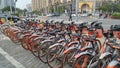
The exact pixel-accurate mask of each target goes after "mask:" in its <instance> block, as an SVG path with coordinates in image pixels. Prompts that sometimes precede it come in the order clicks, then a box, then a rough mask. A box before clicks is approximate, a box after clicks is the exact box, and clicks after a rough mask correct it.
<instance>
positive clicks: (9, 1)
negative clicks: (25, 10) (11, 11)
mask: <svg viewBox="0 0 120 68" xmlns="http://www.w3.org/2000/svg"><path fill="white" fill-rule="evenodd" d="M10 5H11V6H13V7H14V6H15V2H14V0H0V9H3V8H4V7H7V6H10Z"/></svg>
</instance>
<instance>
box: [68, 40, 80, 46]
mask: <svg viewBox="0 0 120 68" xmlns="http://www.w3.org/2000/svg"><path fill="white" fill-rule="evenodd" d="M73 44H79V41H73V42H70V43H69V44H68V47H69V46H71V45H73Z"/></svg>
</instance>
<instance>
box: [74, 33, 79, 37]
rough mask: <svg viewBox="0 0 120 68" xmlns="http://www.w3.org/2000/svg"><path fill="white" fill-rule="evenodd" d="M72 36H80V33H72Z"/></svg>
mask: <svg viewBox="0 0 120 68" xmlns="http://www.w3.org/2000/svg"><path fill="white" fill-rule="evenodd" d="M72 36H73V37H80V33H77V34H72Z"/></svg>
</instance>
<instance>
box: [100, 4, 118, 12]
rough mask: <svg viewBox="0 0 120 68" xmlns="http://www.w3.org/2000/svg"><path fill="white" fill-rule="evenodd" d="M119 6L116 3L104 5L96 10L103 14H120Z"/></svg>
mask: <svg viewBox="0 0 120 68" xmlns="http://www.w3.org/2000/svg"><path fill="white" fill-rule="evenodd" d="M119 7H120V4H116V3H106V4H104V5H103V6H101V7H99V8H98V10H102V11H103V12H120V8H119Z"/></svg>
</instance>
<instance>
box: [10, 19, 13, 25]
mask: <svg viewBox="0 0 120 68" xmlns="http://www.w3.org/2000/svg"><path fill="white" fill-rule="evenodd" d="M9 24H10V25H11V26H12V25H13V20H12V18H10V20H9Z"/></svg>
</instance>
